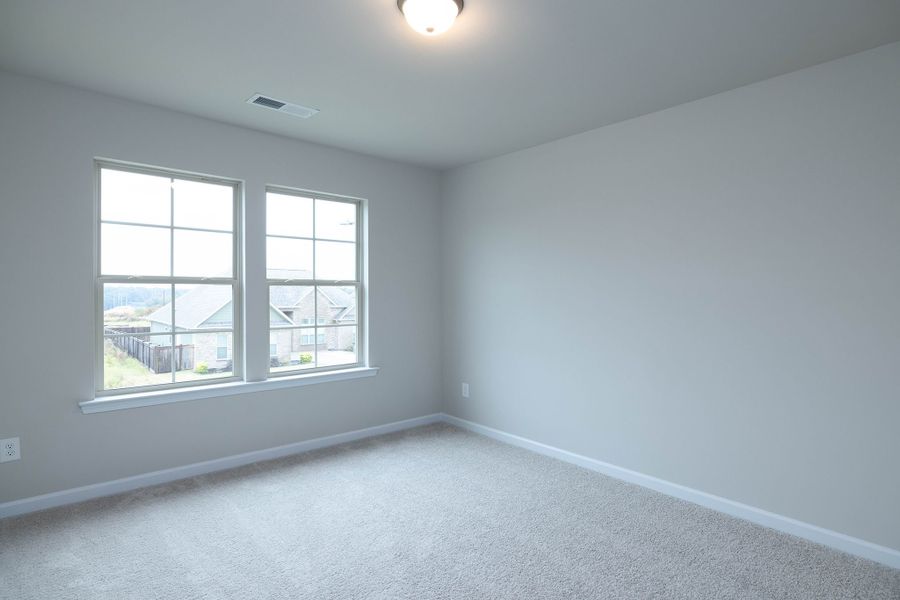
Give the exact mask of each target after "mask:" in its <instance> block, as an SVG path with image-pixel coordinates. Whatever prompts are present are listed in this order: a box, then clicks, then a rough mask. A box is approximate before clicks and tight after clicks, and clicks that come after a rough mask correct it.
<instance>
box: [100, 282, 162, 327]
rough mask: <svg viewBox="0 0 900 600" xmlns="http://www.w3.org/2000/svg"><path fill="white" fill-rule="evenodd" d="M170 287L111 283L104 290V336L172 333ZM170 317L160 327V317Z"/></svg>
mask: <svg viewBox="0 0 900 600" xmlns="http://www.w3.org/2000/svg"><path fill="white" fill-rule="evenodd" d="M171 301H172V286H171V285H166V284H162V285H148V284H123V283H110V284H106V285H104V286H103V328H104V333H135V334H140V333H144V334H146V333H151V332H152V333H162V332H166V331H171V330H170V328H169V325H168V324H169V323H170V322H171V320H172V318H171V311H172V305H171V304H170V302H171ZM159 312H161V313H162V314H168V315H169V317H168V318H167V319H166V320H165V321H164V322H160V323H155V322H154V321H159V320H160V319H159V315H158V314H157V313H159Z"/></svg>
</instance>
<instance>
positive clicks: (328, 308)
mask: <svg viewBox="0 0 900 600" xmlns="http://www.w3.org/2000/svg"><path fill="white" fill-rule="evenodd" d="M318 290H319V319H318V324H319V325H350V324H354V323H356V322H357V321H356V319H357V316H356V288H355V287H352V286H336V285H321V286H319V287H318ZM304 324H305V323H298V325H304Z"/></svg>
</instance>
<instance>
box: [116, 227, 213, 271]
mask: <svg viewBox="0 0 900 600" xmlns="http://www.w3.org/2000/svg"><path fill="white" fill-rule="evenodd" d="M169 235H170V231H169V230H168V229H160V228H157V227H135V226H133V225H110V224H107V223H104V224H103V225H101V229H100V248H101V257H100V270H101V271H102V273H103V275H135V276H140V275H144V276H163V277H164V276H168V275H170V272H169V271H170V267H171V266H170V262H169V257H170V252H171V248H170V246H169ZM229 256H230V254H229Z"/></svg>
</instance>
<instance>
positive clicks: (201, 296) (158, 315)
mask: <svg viewBox="0 0 900 600" xmlns="http://www.w3.org/2000/svg"><path fill="white" fill-rule="evenodd" d="M229 304H231V287H230V286H226V285H199V286H197V287H195V288H194V289H192V290H190V291H188V292H185V293H184V294H182V295H180V296H177V297H176V298H175V327H177V328H179V329H201V328H202V327H203V326H204V323H206V322H207V321H208V320H209V319H210V317H212V316H214V315H215V314H216V313H218V312H219V311H220V310H222V309H223V308H225V307H226V306H227V305H229ZM147 319H149V320H150V321H153V322H156V323H162V324H164V325H170V324H171V323H172V304H171V303H169V304H166V305H165V306H163V307H162V308H160V309H158V310H156V311H154V312H153V313H151V314H150V316H148V317H147ZM220 325H221V324H220ZM229 325H230V323H229ZM207 327H208V326H207Z"/></svg>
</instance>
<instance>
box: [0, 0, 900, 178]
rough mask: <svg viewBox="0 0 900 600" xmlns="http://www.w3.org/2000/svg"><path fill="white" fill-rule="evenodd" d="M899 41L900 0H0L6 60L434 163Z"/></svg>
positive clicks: (471, 157)
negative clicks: (283, 103) (459, 1)
mask: <svg viewBox="0 0 900 600" xmlns="http://www.w3.org/2000/svg"><path fill="white" fill-rule="evenodd" d="M898 40H900V0H557V1H550V2H548V1H547V0H466V6H465V10H464V11H463V13H462V14H461V15H460V17H459V19H458V20H457V23H456V25H455V26H454V27H453V28H452V29H451V30H450V31H449V32H448V33H446V34H444V35H442V36H439V37H435V38H428V37H424V36H421V35H418V34H416V33H415V32H413V31H412V30H411V29H410V28H409V27H408V26H407V25H406V23H405V21H404V20H403V18H402V16H401V15H400V13H399V11H398V10H397V7H396V0H317V1H314V0H255V1H253V2H239V1H232V2H223V1H222V0H191V1H189V2H185V1H184V0H154V1H153V2H123V1H122V0H78V1H77V2H60V1H59V0H27V1H24V0H0V68H3V69H6V70H10V71H14V72H19V73H25V74H31V75H35V76H38V77H42V78H45V79H50V80H54V81H60V82H65V83H70V84H74V85H77V86H80V87H84V88H89V89H94V90H98V91H101V92H106V93H110V94H114V95H117V96H122V97H125V98H131V99H135V100H140V101H143V102H147V103H150V104H155V105H159V106H164V107H168V108H172V109H176V110H180V111H184V112H188V113H194V114H198V115H203V116H206V117H210V118H213V119H217V120H221V121H225V122H229V123H235V124H239V125H244V126H247V127H252V128H254V129H259V130H263V131H268V132H273V133H278V134H281V135H286V136H291V137H296V138H299V139H303V140H308V141H313V142H320V143H324V144H329V145H332V146H338V147H342V148H347V149H350V150H355V151H359V152H365V153H368V154H373V155H378V156H383V157H388V158H392V159H398V160H402V161H406V162H411V163H415V164H420V165H426V166H431V167H437V168H448V167H453V166H457V165H460V164H465V163H469V162H473V161H476V160H479V159H483V158H487V157H491V156H496V155H499V154H503V153H506V152H510V151H513V150H518V149H521V148H525V147H528V146H533V145H536V144H540V143H542V142H546V141H549V140H553V139H557V138H560V137H564V136H566V135H570V134H573V133H578V132H582V131H586V130H589V129H593V128H596V127H599V126H602V125H607V124H609V123H614V122H617V121H622V120H625V119H628V118H631V117H635V116H638V115H641V114H646V113H649V112H653V111H656V110H660V109H663V108H667V107H670V106H674V105H677V104H681V103H683V102H688V101H690V100H695V99H697V98H702V97H705V96H709V95H711V94H715V93H718V92H722V91H725V90H729V89H733V88H735V87H739V86H741V85H745V84H748V83H752V82H755V81H760V80H762V79H767V78H769V77H773V76H775V75H779V74H782V73H787V72H790V71H793V70H796V69H800V68H803V67H807V66H810V65H813V64H817V63H821V62H825V61H828V60H831V59H834V58H838V57H840V56H845V55H847V54H852V53H854V52H859V51H862V50H866V49H869V48H873V47H875V46H879V45H882V44H885V43H889V42H894V41H898ZM255 92H260V93H263V94H266V95H270V96H273V97H275V98H278V99H280V100H287V101H290V102H296V103H299V104H303V105H306V106H312V107H315V108H319V109H321V111H322V112H321V113H320V114H319V115H317V116H315V117H313V118H312V119H309V120H301V119H296V118H293V117H290V116H287V115H283V114H280V113H276V112H272V111H268V110H265V109H262V108H258V107H255V106H250V105H248V104H246V103H245V101H246V99H247V98H249V97H250V96H251V95H252V94H253V93H255Z"/></svg>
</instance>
